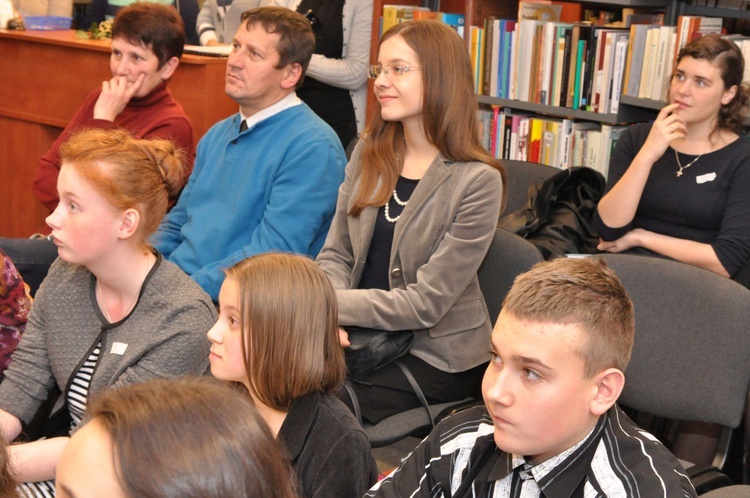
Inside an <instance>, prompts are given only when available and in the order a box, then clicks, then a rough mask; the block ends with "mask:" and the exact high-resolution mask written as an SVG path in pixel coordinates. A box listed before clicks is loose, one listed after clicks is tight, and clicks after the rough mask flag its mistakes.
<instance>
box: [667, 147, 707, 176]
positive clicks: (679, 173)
mask: <svg viewBox="0 0 750 498" xmlns="http://www.w3.org/2000/svg"><path fill="white" fill-rule="evenodd" d="M701 157H703V154H701V155H699V156H698V157H696V158H695V159H693V160H692V161H690V162H689V163H687V164H686V165H685V166H683V165H682V163H681V162H680V155H679V154H678V153H677V150H676V149H675V151H674V158H675V159H677V166H679V167H680V170H679V171H678V172H677V178H679V177H681V176H682V170H684V169H688V168H689V167H690V166H692V165H693V164H695V161H697V160H698V159H700V158H701Z"/></svg>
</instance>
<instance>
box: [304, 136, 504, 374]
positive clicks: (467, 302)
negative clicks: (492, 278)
mask: <svg viewBox="0 0 750 498" xmlns="http://www.w3.org/2000/svg"><path fill="white" fill-rule="evenodd" d="M362 143H363V142H360V143H359V144H358V145H357V147H356V149H355V150H354V153H353V155H352V160H351V161H350V162H349V165H348V166H347V168H346V178H345V179H344V183H343V184H342V185H341V187H340V188H339V197H338V201H337V205H336V214H335V215H334V218H333V223H332V224H331V228H330V231H329V232H328V237H327V239H326V242H325V245H324V246H323V249H322V250H321V251H320V254H319V255H318V258H317V262H318V264H319V265H320V267H321V268H322V269H323V270H324V271H325V272H326V274H327V275H328V277H329V279H330V280H331V283H332V285H333V287H334V288H335V289H336V295H337V297H338V300H339V324H341V325H358V326H361V327H370V328H379V329H384V330H415V331H417V332H418V333H417V337H416V340H415V341H414V345H413V346H412V349H411V353H412V354H413V355H414V356H416V357H418V358H420V359H422V360H424V361H426V362H427V363H429V364H430V365H432V366H434V367H435V368H438V369H440V370H442V371H444V372H462V371H464V370H467V369H469V368H472V367H475V366H477V365H479V364H481V363H483V362H485V361H487V360H488V359H489V353H488V351H489V348H490V333H491V327H490V320H489V316H488V314H487V307H486V306H485V304H484V299H483V297H482V293H481V290H480V288H479V282H478V280H477V269H478V268H479V265H480V264H481V263H482V260H483V259H484V256H485V255H486V253H487V250H488V248H489V246H490V242H491V241H492V237H493V234H494V233H495V227H496V226H497V221H498V217H499V214H500V205H501V200H502V179H501V176H500V173H499V172H498V171H497V170H496V169H494V168H492V167H490V166H488V165H486V164H483V163H479V162H451V161H447V160H445V159H444V158H443V157H442V155H441V156H438V157H437V158H436V159H435V161H434V162H433V163H432V164H431V165H430V167H429V168H428V170H427V172H426V173H425V175H424V177H423V178H422V179H421V180H420V182H419V184H418V185H417V188H416V190H415V191H414V193H413V194H412V196H411V198H410V199H409V203H408V204H407V205H406V207H405V208H404V211H403V212H402V213H401V217H400V218H399V220H398V222H397V223H396V228H395V232H394V236H393V246H392V249H391V255H390V263H389V268H388V270H389V278H390V287H391V290H390V291H383V290H379V289H361V290H360V289H357V286H358V283H359V280H360V278H361V276H362V270H363V268H364V264H365V260H366V259H367V251H368V249H369V246H370V241H371V239H372V234H373V230H374V228H375V219H376V217H377V214H378V209H379V208H378V207H367V208H365V209H364V210H363V211H362V213H361V214H360V215H359V216H358V217H356V218H355V217H351V216H348V215H347V213H348V211H349V209H350V207H351V205H352V203H353V201H354V194H355V193H356V190H357V188H358V184H359V178H360V171H361V166H360V160H359V157H360V153H361V150H362Z"/></svg>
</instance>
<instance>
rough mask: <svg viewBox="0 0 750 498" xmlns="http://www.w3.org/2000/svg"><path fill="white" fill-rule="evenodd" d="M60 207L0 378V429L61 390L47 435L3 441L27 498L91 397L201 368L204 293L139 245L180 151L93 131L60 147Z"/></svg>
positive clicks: (207, 313)
mask: <svg viewBox="0 0 750 498" xmlns="http://www.w3.org/2000/svg"><path fill="white" fill-rule="evenodd" d="M61 156H62V168H61V170H60V176H59V178H58V192H59V194H60V204H59V205H58V206H57V208H56V209H55V210H54V211H53V213H52V214H51V215H50V216H49V217H48V218H47V224H48V225H49V226H50V228H51V229H52V238H53V240H54V242H55V244H56V245H57V248H58V254H59V257H58V259H57V260H56V261H55V262H54V263H53V264H52V266H51V267H50V271H49V274H48V275H47V277H46V279H45V280H44V283H43V284H42V286H41V287H40V289H39V292H38V293H37V295H36V300H35V302H34V306H32V310H31V313H30V315H29V320H28V323H27V325H26V331H25V333H24V335H23V337H22V339H21V342H20V343H19V345H18V348H17V349H16V351H15V353H14V355H13V361H12V362H11V364H10V366H9V367H8V369H7V370H6V371H5V379H4V381H3V382H2V384H0V428H2V431H3V435H4V436H5V439H6V440H7V441H12V440H14V439H15V438H16V437H17V436H18V435H19V434H20V433H21V428H22V426H21V424H22V423H26V424H28V423H29V422H30V421H31V420H32V418H33V417H34V415H35V413H36V412H37V410H38V409H39V408H40V406H41V405H42V403H43V401H44V400H45V399H46V398H47V396H48V393H50V392H54V390H55V389H59V390H60V392H62V395H61V396H60V397H59V398H58V399H57V403H56V404H55V406H54V410H53V411H54V413H53V415H52V417H51V418H50V420H49V421H48V427H47V429H45V433H44V434H42V435H44V436H47V439H45V440H43V441H36V442H32V443H29V444H21V445H13V446H11V448H10V452H11V462H12V467H13V470H14V472H15V474H16V475H17V476H18V478H19V479H20V480H22V481H24V482H26V484H24V485H23V486H24V487H25V488H26V493H27V494H28V495H30V496H49V495H51V494H54V484H53V483H52V482H51V481H49V482H46V480H49V479H52V478H53V477H54V469H55V466H56V464H57V461H58V459H59V457H60V454H61V453H62V450H63V448H64V446H65V444H67V441H68V438H67V437H51V436H62V435H67V433H68V432H69V431H71V430H73V429H75V428H76V427H77V426H78V425H79V424H80V422H81V420H82V419H83V417H84V416H85V413H86V406H87V400H88V398H89V396H90V395H92V394H97V393H100V392H102V391H105V390H107V389H108V388H110V387H119V386H123V385H127V384H132V383H136V382H142V381H147V380H150V379H153V378H170V377H176V376H181V375H185V374H196V375H199V374H203V373H204V372H205V371H206V369H207V366H208V365H207V362H206V355H207V354H208V349H209V344H208V342H207V341H206V339H205V335H204V334H205V332H206V331H207V330H208V329H209V328H210V327H211V325H212V324H213V322H214V319H215V316H216V312H215V309H214V306H213V303H212V302H211V299H210V298H209V297H208V295H207V294H206V293H205V292H204V291H203V290H202V289H201V288H200V287H199V286H198V285H197V284H196V283H195V282H193V280H191V279H190V277H188V276H187V275H186V274H185V273H184V272H183V271H182V270H180V269H179V268H178V267H177V266H175V265H174V264H172V263H170V262H168V261H165V260H164V259H163V258H162V256H161V255H160V254H159V253H158V252H156V251H155V250H154V249H153V248H152V247H151V246H150V245H149V244H148V237H149V235H151V233H153V232H154V230H155V229H156V227H157V226H158V224H159V222H160V220H161V219H162V217H163V216H164V213H165V211H166V209H167V199H168V196H169V194H170V193H173V192H175V191H176V189H178V188H179V186H180V185H181V184H182V183H181V182H182V178H183V174H184V162H183V161H184V155H183V153H182V152H181V151H179V150H178V149H176V148H175V147H174V145H173V144H172V142H169V141H166V140H139V139H135V138H133V137H132V136H131V135H129V134H128V133H127V132H126V131H124V130H120V129H117V130H99V129H91V130H86V131H82V132H80V133H79V134H77V135H74V136H73V137H71V138H70V139H69V140H68V141H67V142H66V143H65V144H64V145H63V146H62V148H61Z"/></svg>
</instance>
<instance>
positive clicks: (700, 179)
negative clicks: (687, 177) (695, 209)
mask: <svg viewBox="0 0 750 498" xmlns="http://www.w3.org/2000/svg"><path fill="white" fill-rule="evenodd" d="M714 180H716V173H706V174H705V175H699V176H696V177H695V183H697V184H698V185H700V184H701V183H708V182H712V181H714Z"/></svg>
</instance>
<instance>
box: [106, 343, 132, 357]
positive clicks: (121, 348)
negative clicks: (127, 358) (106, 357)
mask: <svg viewBox="0 0 750 498" xmlns="http://www.w3.org/2000/svg"><path fill="white" fill-rule="evenodd" d="M126 349H128V345H127V344H125V343H124V342H113V343H112V349H111V350H110V351H109V352H110V353H111V354H119V355H124V354H125V350H126Z"/></svg>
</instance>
